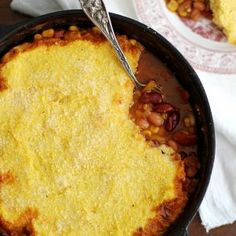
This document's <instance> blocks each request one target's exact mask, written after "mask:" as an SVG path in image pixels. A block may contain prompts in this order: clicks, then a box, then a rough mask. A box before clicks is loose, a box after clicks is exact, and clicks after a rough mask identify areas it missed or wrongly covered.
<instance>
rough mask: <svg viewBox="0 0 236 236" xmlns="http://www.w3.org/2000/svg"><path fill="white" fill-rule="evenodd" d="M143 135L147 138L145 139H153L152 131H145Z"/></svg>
mask: <svg viewBox="0 0 236 236" xmlns="http://www.w3.org/2000/svg"><path fill="white" fill-rule="evenodd" d="M143 135H144V136H145V137H148V138H149V137H151V136H152V132H151V131H150V130H144V131H143Z"/></svg>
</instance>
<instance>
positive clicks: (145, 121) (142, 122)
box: [136, 118, 149, 129]
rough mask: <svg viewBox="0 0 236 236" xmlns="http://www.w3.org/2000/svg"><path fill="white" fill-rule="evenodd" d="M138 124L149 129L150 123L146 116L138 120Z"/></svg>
mask: <svg viewBox="0 0 236 236" xmlns="http://www.w3.org/2000/svg"><path fill="white" fill-rule="evenodd" d="M136 124H137V125H138V126H139V127H140V128H141V129H147V128H148V127H149V123H148V121H147V120H146V119H145V118H140V119H138V120H137V121H136Z"/></svg>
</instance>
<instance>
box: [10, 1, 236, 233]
mask: <svg viewBox="0 0 236 236" xmlns="http://www.w3.org/2000/svg"><path fill="white" fill-rule="evenodd" d="M104 2H105V4H106V6H107V9H108V11H110V12H115V13H118V14H121V15H126V16H128V17H131V18H134V19H137V16H136V14H135V10H134V6H133V4H132V0H112V1H109V0H104ZM11 7H12V9H13V10H16V11H19V12H22V13H25V14H28V15H31V16H38V15H42V14H45V13H49V12H54V11H59V10H63V9H78V8H80V5H79V1H78V0H40V1H37V0H13V1H12V3H11ZM197 73H198V75H199V77H200V79H201V81H202V83H203V86H204V88H205V90H206V92H207V95H208V98H209V102H210V105H211V109H212V113H213V118H214V121H215V128H216V144H217V145H216V147H217V148H216V159H215V165H214V168H213V173H212V178H211V181H210V185H209V188H208V191H207V193H206V196H205V198H204V200H203V202H202V205H201V207H200V216H201V219H202V223H203V225H204V226H205V227H206V229H207V230H210V229H212V228H214V227H218V226H221V225H223V224H229V223H232V222H233V221H235V220H236V183H235V180H236V74H234V75H230V76H229V75H217V74H210V73H205V72H202V71H197Z"/></svg>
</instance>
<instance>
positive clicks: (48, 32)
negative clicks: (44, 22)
mask: <svg viewBox="0 0 236 236" xmlns="http://www.w3.org/2000/svg"><path fill="white" fill-rule="evenodd" d="M53 35H54V29H48V30H44V31H43V33H42V36H43V37H44V38H52V37H53Z"/></svg>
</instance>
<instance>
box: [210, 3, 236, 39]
mask: <svg viewBox="0 0 236 236" xmlns="http://www.w3.org/2000/svg"><path fill="white" fill-rule="evenodd" d="M210 6H211V10H212V12H213V22H214V23H215V24H216V25H218V26H219V27H220V28H221V29H222V30H223V31H224V33H225V34H226V36H227V38H228V41H229V43H232V44H236V1H235V0H210Z"/></svg>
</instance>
